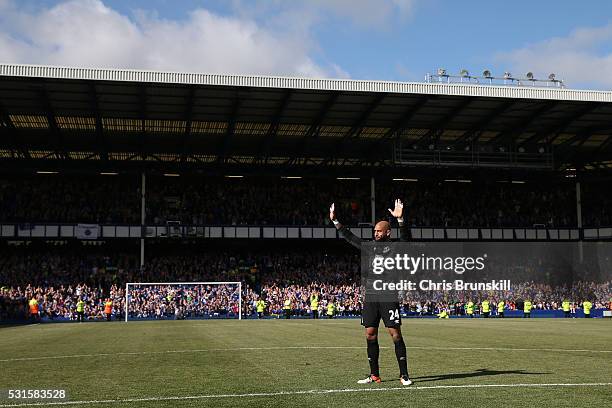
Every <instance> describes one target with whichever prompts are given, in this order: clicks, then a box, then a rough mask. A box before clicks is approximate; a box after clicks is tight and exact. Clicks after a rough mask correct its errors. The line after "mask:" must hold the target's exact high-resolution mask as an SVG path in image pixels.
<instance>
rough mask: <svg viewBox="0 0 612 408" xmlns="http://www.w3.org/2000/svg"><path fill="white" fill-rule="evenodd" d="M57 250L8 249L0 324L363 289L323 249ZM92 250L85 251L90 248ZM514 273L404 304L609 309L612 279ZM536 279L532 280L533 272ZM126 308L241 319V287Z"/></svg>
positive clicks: (174, 303)
mask: <svg viewBox="0 0 612 408" xmlns="http://www.w3.org/2000/svg"><path fill="white" fill-rule="evenodd" d="M52 252H53V251H49V252H44V251H35V252H32V253H31V254H29V255H25V253H26V251H9V252H8V253H6V254H0V286H1V288H0V318H1V319H2V320H5V319H9V318H13V319H17V318H24V317H26V316H27V314H28V310H29V309H28V302H29V301H30V300H32V299H33V298H34V299H36V300H37V302H38V305H39V317H42V318H44V319H48V320H75V319H76V304H77V302H78V301H79V300H82V301H83V302H84V303H85V311H84V312H85V318H86V319H87V320H102V319H104V318H105V314H104V304H105V302H107V301H108V300H109V299H110V301H111V302H112V315H113V317H114V318H115V319H123V318H124V310H125V303H124V302H125V283H126V282H209V281H231V282H242V293H241V295H242V305H243V308H242V314H243V316H245V317H250V316H255V315H256V303H257V301H258V300H260V299H261V300H264V301H265V303H266V314H269V315H274V316H276V315H280V314H281V313H282V309H283V306H284V303H285V301H286V300H289V301H290V303H291V309H292V311H293V314H294V315H301V316H307V315H310V313H311V302H310V297H311V295H313V294H314V293H317V294H318V298H319V299H320V302H319V312H320V313H321V314H323V311H324V310H325V308H326V306H327V304H328V303H329V302H333V303H334V304H335V306H336V307H335V310H336V313H338V314H340V315H343V316H355V315H359V314H360V313H361V308H362V302H363V291H362V289H361V282H360V276H359V255H358V254H356V253H351V252H342V253H340V252H338V253H335V252H331V253H327V252H326V251H324V250H310V249H309V250H301V251H276V252H274V253H270V252H269V251H268V252H262V251H254V252H252V253H249V252H248V251H237V252H233V253H232V252H230V251H229V250H228V251H227V252H223V251H219V252H217V251H212V252H209V253H204V254H199V255H196V254H191V255H183V254H176V255H174V256H170V255H164V254H163V253H159V254H156V255H152V256H151V257H150V260H149V261H148V262H147V263H146V265H145V267H144V268H142V269H141V268H140V266H139V265H138V263H137V262H135V260H136V258H135V257H134V256H133V255H131V254H125V253H121V252H117V253H115V254H114V255H113V256H108V255H106V254H89V255H87V254H86V255H83V254H81V255H78V254H73V255H72V256H67V255H58V254H55V255H53V254H52ZM83 252H85V251H83ZM537 272H538V271H537V270H533V271H531V274H530V276H531V280H527V275H525V276H521V275H519V274H517V273H516V272H512V275H513V279H514V281H513V282H512V286H511V290H506V291H487V292H484V291H407V292H406V293H405V297H404V298H403V308H404V312H405V313H406V314H417V315H427V314H433V313H436V311H438V310H441V309H447V310H450V311H451V314H452V311H453V310H454V311H456V313H458V314H459V313H460V310H462V309H463V308H464V307H465V305H466V303H467V302H468V301H470V300H471V301H473V302H475V303H477V304H478V303H479V302H481V301H482V300H484V299H485V298H486V299H488V300H489V301H491V302H497V301H499V300H504V301H505V302H506V304H507V307H508V308H509V309H510V310H512V309H516V308H518V307H520V302H522V301H524V300H526V299H529V300H531V301H532V302H533V304H534V307H535V309H536V310H538V309H543V310H555V309H558V308H559V307H560V304H561V301H562V300H565V299H568V300H570V301H572V302H574V303H575V304H576V305H580V302H582V301H584V300H587V299H588V300H590V301H591V302H593V303H594V305H595V307H596V308H600V307H605V308H607V307H609V302H610V301H611V300H612V299H611V298H612V280H610V279H609V275H608V277H607V278H606V276H602V275H600V278H601V279H599V280H598V281H589V280H579V279H574V280H573V281H567V282H564V283H557V282H556V280H555V279H552V280H551V279H550V277H549V276H547V275H546V274H543V273H541V274H539V275H538V273H537ZM533 273H535V275H533ZM129 294H130V296H129V299H130V300H129V302H130V304H129V305H128V306H129V307H128V310H129V311H130V312H129V313H130V315H129V317H130V318H133V319H176V318H207V317H236V315H237V313H238V288H237V285H189V284H185V285H168V286H165V285H162V286H138V285H134V286H130V293H129Z"/></svg>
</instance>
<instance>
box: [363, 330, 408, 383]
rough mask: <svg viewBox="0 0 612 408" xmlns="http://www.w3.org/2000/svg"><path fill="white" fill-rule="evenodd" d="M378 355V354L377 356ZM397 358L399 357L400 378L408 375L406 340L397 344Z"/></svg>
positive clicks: (401, 340)
mask: <svg viewBox="0 0 612 408" xmlns="http://www.w3.org/2000/svg"><path fill="white" fill-rule="evenodd" d="M369 353H370V352H369V344H368V355H369ZM377 355H378V354H377ZM395 357H397V364H398V365H399V369H400V376H403V375H406V376H407V375H408V358H407V357H406V344H405V343H404V339H400V340H399V341H396V342H395ZM370 364H371V363H370Z"/></svg>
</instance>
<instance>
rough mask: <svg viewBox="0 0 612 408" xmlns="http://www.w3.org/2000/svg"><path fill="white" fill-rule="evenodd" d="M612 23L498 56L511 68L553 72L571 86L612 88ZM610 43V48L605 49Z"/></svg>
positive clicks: (541, 75) (542, 74)
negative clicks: (611, 46) (611, 49)
mask: <svg viewBox="0 0 612 408" xmlns="http://www.w3.org/2000/svg"><path fill="white" fill-rule="evenodd" d="M611 41H612V24H608V25H607V26H604V27H595V28H579V29H576V30H574V31H572V32H571V33H570V34H569V35H567V36H566V37H555V38H551V39H549V40H546V41H541V42H538V43H534V44H530V45H527V46H525V47H523V48H520V49H517V50H513V51H510V52H504V53H500V54H498V55H497V56H496V59H497V60H498V61H500V62H502V63H505V64H509V65H510V67H511V69H512V72H514V73H515V74H517V73H521V74H522V73H525V72H527V71H532V72H534V73H535V74H537V75H536V77H539V78H546V77H547V76H548V74H549V73H551V72H554V73H555V74H556V75H557V78H559V79H563V80H564V81H565V82H566V84H567V86H568V87H570V88H579V87H580V88H599V89H602V88H604V89H610V88H612V52H611V51H610V50H609V44H610V43H611ZM602 46H608V50H602Z"/></svg>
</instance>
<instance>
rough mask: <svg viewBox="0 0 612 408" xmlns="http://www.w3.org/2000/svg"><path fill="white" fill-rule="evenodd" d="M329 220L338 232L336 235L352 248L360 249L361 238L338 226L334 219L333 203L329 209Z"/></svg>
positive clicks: (336, 220)
mask: <svg viewBox="0 0 612 408" xmlns="http://www.w3.org/2000/svg"><path fill="white" fill-rule="evenodd" d="M329 219H330V220H331V222H333V223H334V226H335V227H336V229H337V230H338V234H340V236H341V237H342V238H344V239H345V240H346V241H347V242H348V243H349V244H351V245H353V246H354V247H356V248H358V249H361V242H362V241H361V238H359V237H358V236H357V235H355V234H353V233H352V232H351V231H349V229H348V228H346V227H345V226H344V225H342V224H340V221H338V219H337V218H336V206H335V204H334V203H332V205H331V206H330V207H329Z"/></svg>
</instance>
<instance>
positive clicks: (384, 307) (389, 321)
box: [361, 302, 402, 327]
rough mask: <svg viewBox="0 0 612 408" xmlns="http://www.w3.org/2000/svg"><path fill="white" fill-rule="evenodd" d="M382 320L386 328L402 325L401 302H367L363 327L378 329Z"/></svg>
mask: <svg viewBox="0 0 612 408" xmlns="http://www.w3.org/2000/svg"><path fill="white" fill-rule="evenodd" d="M380 319H382V321H383V323H384V324H385V327H399V326H401V325H402V316H401V315H400V305H399V302H365V304H364V305H363V314H362V315H361V325H362V326H365V327H378V325H379V324H380Z"/></svg>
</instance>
